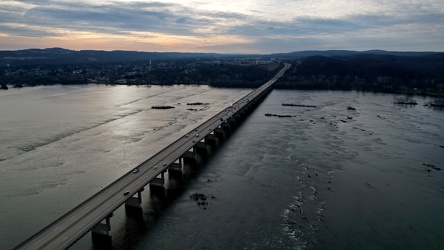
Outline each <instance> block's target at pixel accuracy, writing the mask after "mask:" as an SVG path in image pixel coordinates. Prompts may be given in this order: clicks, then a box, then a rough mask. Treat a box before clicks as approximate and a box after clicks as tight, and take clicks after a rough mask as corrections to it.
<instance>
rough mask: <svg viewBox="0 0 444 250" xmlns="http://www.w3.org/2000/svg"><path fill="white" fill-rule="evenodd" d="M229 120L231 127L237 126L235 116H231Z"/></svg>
mask: <svg viewBox="0 0 444 250" xmlns="http://www.w3.org/2000/svg"><path fill="white" fill-rule="evenodd" d="M228 122H229V123H230V127H231V128H232V129H233V128H235V127H236V125H237V122H236V119H235V118H234V117H232V118H230V120H229V121H228Z"/></svg>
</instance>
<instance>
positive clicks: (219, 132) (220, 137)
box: [214, 128, 225, 141]
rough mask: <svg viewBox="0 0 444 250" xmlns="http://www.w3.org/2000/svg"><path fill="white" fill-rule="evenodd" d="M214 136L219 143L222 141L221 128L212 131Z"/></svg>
mask: <svg viewBox="0 0 444 250" xmlns="http://www.w3.org/2000/svg"><path fill="white" fill-rule="evenodd" d="M214 135H215V136H216V137H217V139H219V140H220V141H223V140H224V138H225V131H224V130H223V129H221V128H217V129H216V130H214Z"/></svg>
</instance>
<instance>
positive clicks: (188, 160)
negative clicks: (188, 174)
mask: <svg viewBox="0 0 444 250" xmlns="http://www.w3.org/2000/svg"><path fill="white" fill-rule="evenodd" d="M182 159H183V163H184V164H188V165H191V166H194V165H196V164H197V159H196V155H195V154H194V152H191V151H187V152H186V153H185V154H184V155H182Z"/></svg>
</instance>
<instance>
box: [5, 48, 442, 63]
mask: <svg viewBox="0 0 444 250" xmlns="http://www.w3.org/2000/svg"><path fill="white" fill-rule="evenodd" d="M363 54H375V55H393V56H423V55H430V54H439V53H438V52H400V51H385V50H368V51H352V50H325V51H322V50H306V51H294V52H289V53H274V54H219V53H186V52H140V51H126V50H113V51H104V50H69V49H64V48H47V49H35V48H34V49H24V50H15V51H12V50H3V51H0V66H1V65H8V64H9V65H37V64H39V65H48V64H81V63H107V62H135V61H148V60H168V59H211V58H213V59H215V60H217V59H223V58H233V57H262V58H263V57H268V58H271V57H272V58H277V59H297V58H303V57H310V56H328V57H330V56H353V55H363Z"/></svg>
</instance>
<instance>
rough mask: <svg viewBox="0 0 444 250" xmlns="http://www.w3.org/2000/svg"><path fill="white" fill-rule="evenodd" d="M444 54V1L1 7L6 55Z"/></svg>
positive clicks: (114, 1) (1, 2) (49, 2)
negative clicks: (54, 51) (37, 51)
mask: <svg viewBox="0 0 444 250" xmlns="http://www.w3.org/2000/svg"><path fill="white" fill-rule="evenodd" d="M52 47H61V48H66V49H72V50H86V49H94V50H133V51H155V52H216V53H260V54H269V53H280V52H291V51H302V50H344V49H345V50H357V51H365V50H371V49H382V50H390V51H439V52H444V0H396V1H395V0H262V1H255V0H234V1H232V0H225V1H205V0H180V1H179V0H177V1H173V0H165V1H143V0H135V1H133V0H125V1H124V0H94V1H92V0H77V1H72V0H18V1H11V0H0V50H18V49H26V48H52Z"/></svg>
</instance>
